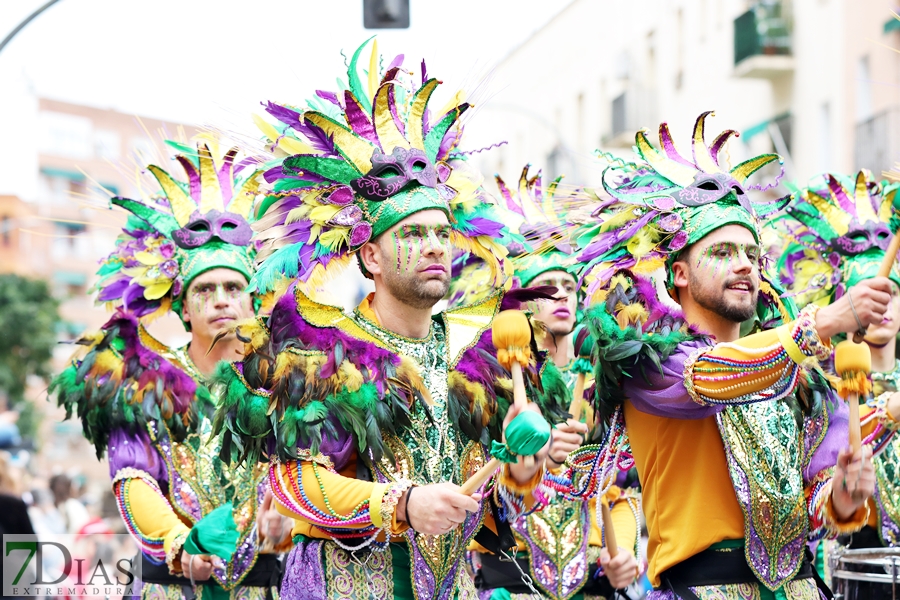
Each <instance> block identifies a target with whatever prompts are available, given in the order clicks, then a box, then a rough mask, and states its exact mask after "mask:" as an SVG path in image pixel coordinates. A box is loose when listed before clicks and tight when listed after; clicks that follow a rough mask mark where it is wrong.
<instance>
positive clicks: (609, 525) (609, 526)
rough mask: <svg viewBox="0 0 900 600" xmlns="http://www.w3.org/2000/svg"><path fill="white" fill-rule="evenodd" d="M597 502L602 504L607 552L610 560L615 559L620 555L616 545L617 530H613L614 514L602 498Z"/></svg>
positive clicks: (604, 539)
mask: <svg viewBox="0 0 900 600" xmlns="http://www.w3.org/2000/svg"><path fill="white" fill-rule="evenodd" d="M597 502H599V503H600V514H601V516H602V518H603V541H604V543H605V544H606V551H607V552H609V557H610V558H615V557H616V555H617V554H618V553H619V546H618V544H616V530H615V529H614V528H613V520H612V513H611V512H610V510H609V505H608V504H607V503H606V502H604V501H603V499H602V498H601V499H599V500H597Z"/></svg>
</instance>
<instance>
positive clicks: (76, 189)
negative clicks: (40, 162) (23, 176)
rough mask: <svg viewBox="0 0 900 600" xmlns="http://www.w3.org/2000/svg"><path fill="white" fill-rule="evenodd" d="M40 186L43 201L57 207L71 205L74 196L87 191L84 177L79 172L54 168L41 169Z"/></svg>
mask: <svg viewBox="0 0 900 600" xmlns="http://www.w3.org/2000/svg"><path fill="white" fill-rule="evenodd" d="M39 186H40V193H41V199H42V200H44V201H45V202H47V203H48V204H50V205H55V206H65V205H71V204H73V202H74V200H73V198H72V197H73V196H78V195H79V194H84V193H85V191H86V188H85V180H84V175H82V174H81V173H80V172H79V171H68V170H65V169H55V168H52V167H41V175H40V180H39Z"/></svg>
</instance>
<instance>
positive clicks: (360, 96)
mask: <svg viewBox="0 0 900 600" xmlns="http://www.w3.org/2000/svg"><path fill="white" fill-rule="evenodd" d="M373 39H375V36H374V35H373V36H372V37H370V38H369V39H367V40H366V41H365V42H363V43H362V44H361V45H360V46H359V48H357V49H356V52H354V53H353V58H351V59H350V64H349V65H348V66H347V78H348V79H349V81H350V91H351V92H353V95H354V96H356V99H357V100H359V103H360V105H361V106H362V107H363V110H364V111H366V112H367V113H370V114H371V112H372V101H371V100H370V99H369V95H368V94H367V93H366V88H365V87H363V83H362V81H360V79H359V70H358V67H357V63H358V62H359V55H360V54H362V51H363V48H365V47H366V46H368V45H369V42H371V41H372V40H373Z"/></svg>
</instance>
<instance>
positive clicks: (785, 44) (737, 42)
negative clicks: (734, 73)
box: [734, 2, 791, 65]
mask: <svg viewBox="0 0 900 600" xmlns="http://www.w3.org/2000/svg"><path fill="white" fill-rule="evenodd" d="M790 54H791V32H790V27H789V25H788V21H787V19H785V18H784V16H783V15H782V5H781V2H761V3H760V4H758V5H756V6H755V7H753V8H751V9H750V10H748V11H747V12H745V13H744V14H742V15H741V16H739V17H738V18H736V19H735V20H734V64H735V65H738V64H739V63H740V62H741V61H743V60H746V59H748V58H750V57H753V56H790Z"/></svg>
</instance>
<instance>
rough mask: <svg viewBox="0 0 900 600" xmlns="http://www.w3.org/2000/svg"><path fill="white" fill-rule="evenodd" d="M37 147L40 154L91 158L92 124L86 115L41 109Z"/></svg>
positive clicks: (79, 158)
mask: <svg viewBox="0 0 900 600" xmlns="http://www.w3.org/2000/svg"><path fill="white" fill-rule="evenodd" d="M38 148H39V149H40V151H41V153H42V154H50V155H53V156H63V157H66V158H74V159H78V160H88V159H91V158H93V155H94V149H93V124H92V123H91V120H90V119H88V118H87V117H78V116H75V115H69V114H66V113H58V112H52V111H46V110H45V111H41V112H40V114H39V115H38Z"/></svg>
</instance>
